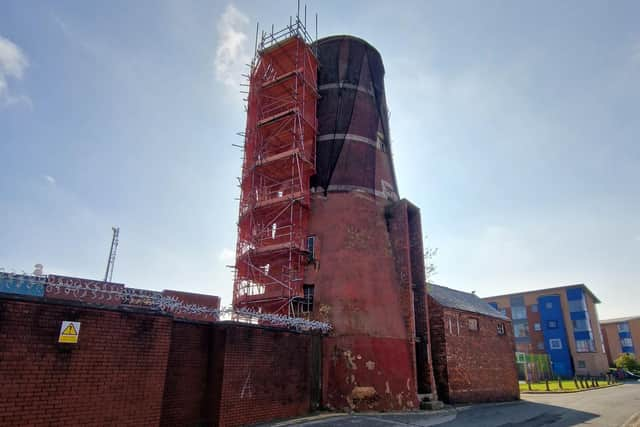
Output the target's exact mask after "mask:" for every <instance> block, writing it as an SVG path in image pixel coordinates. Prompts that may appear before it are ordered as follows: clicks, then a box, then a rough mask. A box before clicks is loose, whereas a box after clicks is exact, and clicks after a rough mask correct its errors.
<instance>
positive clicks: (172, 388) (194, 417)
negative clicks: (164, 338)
mask: <svg viewBox="0 0 640 427" xmlns="http://www.w3.org/2000/svg"><path fill="white" fill-rule="evenodd" d="M214 342H215V339H214V334H213V330H212V328H211V327H210V326H209V325H204V324H198V323H193V322H182V321H176V322H173V327H172V331H171V348H170V351H169V361H168V366H167V376H166V380H165V384H164V398H163V401H162V423H161V424H162V425H163V426H175V425H187V426H190V425H194V426H195V425H199V424H206V423H211V422H212V418H211V414H210V413H207V412H205V411H204V410H203V406H205V407H206V406H207V401H208V400H209V399H207V398H211V394H210V389H211V387H210V386H209V384H211V382H213V381H212V379H213V378H211V377H210V369H209V367H210V355H211V352H212V351H215V345H214Z"/></svg>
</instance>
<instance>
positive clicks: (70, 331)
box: [58, 320, 80, 344]
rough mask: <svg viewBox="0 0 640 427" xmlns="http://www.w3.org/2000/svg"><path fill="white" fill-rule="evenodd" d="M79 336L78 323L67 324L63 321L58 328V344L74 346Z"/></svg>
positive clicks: (67, 322)
mask: <svg viewBox="0 0 640 427" xmlns="http://www.w3.org/2000/svg"><path fill="white" fill-rule="evenodd" d="M79 335H80V322H69V321H67V320H64V321H63V322H62V325H61V326H60V336H59V337H58V342H59V343H64V344H76V343H77V342H78V336H79Z"/></svg>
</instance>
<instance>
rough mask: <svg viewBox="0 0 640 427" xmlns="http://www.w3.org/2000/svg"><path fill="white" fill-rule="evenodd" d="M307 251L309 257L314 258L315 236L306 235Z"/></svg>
mask: <svg viewBox="0 0 640 427" xmlns="http://www.w3.org/2000/svg"><path fill="white" fill-rule="evenodd" d="M307 252H309V259H315V258H316V236H308V237H307Z"/></svg>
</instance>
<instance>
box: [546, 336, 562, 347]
mask: <svg viewBox="0 0 640 427" xmlns="http://www.w3.org/2000/svg"><path fill="white" fill-rule="evenodd" d="M549 349H551V350H562V340H561V339H560V338H551V339H550V340H549Z"/></svg>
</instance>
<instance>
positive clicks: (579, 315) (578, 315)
mask: <svg viewBox="0 0 640 427" xmlns="http://www.w3.org/2000/svg"><path fill="white" fill-rule="evenodd" d="M569 315H570V316H571V320H585V319H586V318H587V312H586V311H572V312H571V313H569Z"/></svg>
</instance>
